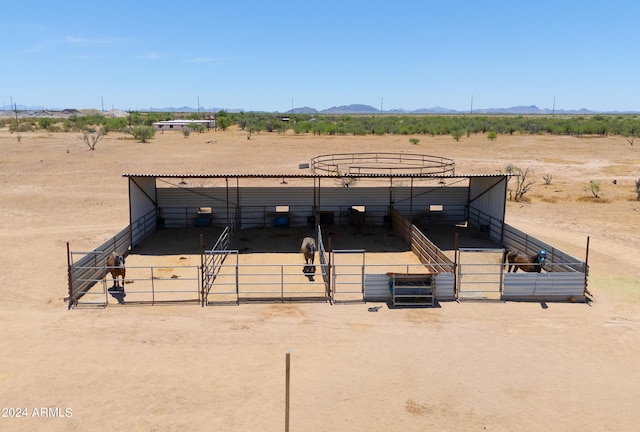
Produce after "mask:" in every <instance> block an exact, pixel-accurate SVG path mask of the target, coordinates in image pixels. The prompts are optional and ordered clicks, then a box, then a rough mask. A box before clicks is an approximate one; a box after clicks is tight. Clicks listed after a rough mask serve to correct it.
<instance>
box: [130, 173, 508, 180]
mask: <svg viewBox="0 0 640 432" xmlns="http://www.w3.org/2000/svg"><path fill="white" fill-rule="evenodd" d="M511 176H512V174H449V175H442V174H349V175H345V176H336V175H334V174H186V173H185V174H159V173H157V174H149V173H147V174H133V173H126V174H122V177H155V178H214V179H223V178H332V179H336V178H341V177H346V178H436V179H441V178H475V177H487V178H499V177H511Z"/></svg>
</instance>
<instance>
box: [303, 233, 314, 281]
mask: <svg viewBox="0 0 640 432" xmlns="http://www.w3.org/2000/svg"><path fill="white" fill-rule="evenodd" d="M316 249H317V246H316V241H315V239H314V238H313V237H305V238H303V239H302V245H301V246H300V251H301V252H302V255H304V262H305V264H306V265H305V266H304V268H303V269H302V272H303V273H304V274H305V276H307V277H308V278H309V280H310V281H313V274H314V273H315V272H316V266H315V265H313V263H314V260H315V254H316Z"/></svg>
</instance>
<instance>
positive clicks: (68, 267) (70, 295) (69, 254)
mask: <svg viewBox="0 0 640 432" xmlns="http://www.w3.org/2000/svg"><path fill="white" fill-rule="evenodd" d="M71 272H72V269H71V251H70V249H69V242H67V280H68V282H69V309H71V308H72V307H73V301H74V299H73V277H72V275H71Z"/></svg>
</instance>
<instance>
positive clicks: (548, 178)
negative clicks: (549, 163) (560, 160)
mask: <svg viewBox="0 0 640 432" xmlns="http://www.w3.org/2000/svg"><path fill="white" fill-rule="evenodd" d="M542 179H543V180H544V184H546V185H550V184H551V181H552V180H553V176H552V175H551V174H545V175H543V176H542Z"/></svg>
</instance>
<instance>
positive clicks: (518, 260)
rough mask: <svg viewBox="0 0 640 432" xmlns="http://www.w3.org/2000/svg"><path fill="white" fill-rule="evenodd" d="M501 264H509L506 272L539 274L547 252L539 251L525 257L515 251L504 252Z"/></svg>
mask: <svg viewBox="0 0 640 432" xmlns="http://www.w3.org/2000/svg"><path fill="white" fill-rule="evenodd" d="M504 255H505V256H504V258H503V262H505V260H506V261H508V262H509V268H508V270H507V272H511V270H512V269H513V273H515V272H517V271H518V269H520V270H522V271H525V272H529V273H540V272H541V271H542V268H543V267H544V264H545V261H546V259H547V251H545V250H541V251H540V252H538V253H536V254H533V255H526V254H523V253H522V252H518V251H516V250H506V251H505V253H504Z"/></svg>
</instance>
